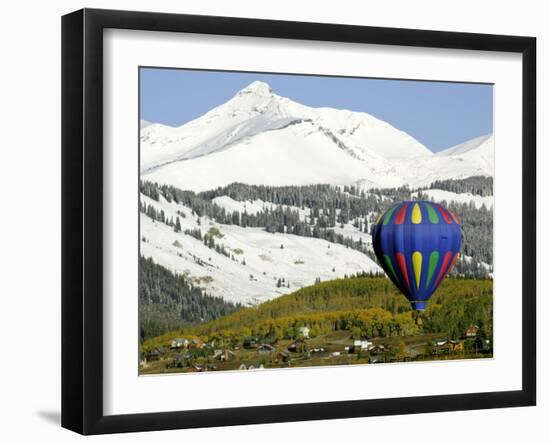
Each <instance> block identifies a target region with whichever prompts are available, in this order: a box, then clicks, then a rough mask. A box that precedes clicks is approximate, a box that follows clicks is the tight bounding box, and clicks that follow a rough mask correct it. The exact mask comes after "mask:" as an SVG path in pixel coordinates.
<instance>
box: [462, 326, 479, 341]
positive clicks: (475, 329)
mask: <svg viewBox="0 0 550 443" xmlns="http://www.w3.org/2000/svg"><path fill="white" fill-rule="evenodd" d="M478 333H479V326H477V325H470V327H469V328H468V329H466V334H465V335H466V338H475V337H477V334H478Z"/></svg>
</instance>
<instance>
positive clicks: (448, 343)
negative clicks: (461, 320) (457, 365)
mask: <svg viewBox="0 0 550 443" xmlns="http://www.w3.org/2000/svg"><path fill="white" fill-rule="evenodd" d="M458 352H464V343H463V342H461V341H456V340H439V341H436V342H435V345H434V350H433V353H434V354H438V355H439V354H451V353H458Z"/></svg>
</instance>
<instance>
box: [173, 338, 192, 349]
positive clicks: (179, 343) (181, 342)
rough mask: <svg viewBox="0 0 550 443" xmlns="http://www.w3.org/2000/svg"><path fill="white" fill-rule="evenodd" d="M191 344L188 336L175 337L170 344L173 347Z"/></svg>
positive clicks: (184, 346)
mask: <svg viewBox="0 0 550 443" xmlns="http://www.w3.org/2000/svg"><path fill="white" fill-rule="evenodd" d="M188 346H189V340H187V339H186V338H175V339H174V340H172V343H171V344H170V348H171V349H181V348H187V347H188Z"/></svg>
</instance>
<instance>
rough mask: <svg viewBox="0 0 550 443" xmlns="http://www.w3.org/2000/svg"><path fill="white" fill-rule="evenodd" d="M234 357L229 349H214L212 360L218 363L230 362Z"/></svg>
mask: <svg viewBox="0 0 550 443" xmlns="http://www.w3.org/2000/svg"><path fill="white" fill-rule="evenodd" d="M235 357H236V355H235V353H234V352H233V351H231V350H229V349H223V350H222V349H215V350H214V358H215V359H217V360H220V361H232V360H234V359H235Z"/></svg>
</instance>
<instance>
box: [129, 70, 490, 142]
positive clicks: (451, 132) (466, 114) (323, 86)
mask: <svg viewBox="0 0 550 443" xmlns="http://www.w3.org/2000/svg"><path fill="white" fill-rule="evenodd" d="M140 79H141V82H140V83H141V84H140V100H141V104H140V105H141V115H140V118H141V119H144V120H148V121H151V122H155V123H163V124H166V125H170V126H179V125H182V124H184V123H186V122H188V121H190V120H192V119H194V118H197V117H200V116H201V115H203V114H204V113H206V112H208V111H209V110H210V109H212V108H213V107H215V106H218V105H220V104H222V103H224V102H226V101H227V100H229V99H230V98H231V97H233V96H234V95H235V94H236V93H237V92H238V91H239V90H240V89H242V88H244V87H245V86H247V85H248V84H250V83H252V82H253V81H255V80H261V81H264V82H266V83H268V84H269V85H270V86H271V87H272V89H273V90H274V92H275V93H276V94H278V95H281V96H283V97H289V98H290V99H292V100H294V101H297V102H299V103H302V104H304V105H307V106H312V107H320V106H328V107H333V108H339V109H350V110H352V111H362V112H367V113H369V114H371V115H373V116H375V117H377V118H379V119H381V120H385V121H387V122H388V123H390V124H391V125H393V126H395V127H396V128H399V129H401V130H403V131H405V132H407V133H409V134H410V135H412V136H413V137H415V138H416V139H417V140H419V141H420V142H421V143H423V144H424V145H425V146H427V147H428V148H429V149H431V150H432V151H434V152H437V151H440V150H442V149H445V148H448V147H450V146H453V145H456V144H458V143H462V142H464V141H466V140H469V139H472V138H474V137H478V136H480V135H485V134H489V133H492V132H493V87H492V85H485V84H468V83H447V82H427V81H408V80H381V79H365V78H360V79H358V78H342V77H317V76H299V75H287V74H259V73H240V72H219V71H191V70H182V69H151V68H141V77H140Z"/></svg>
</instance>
